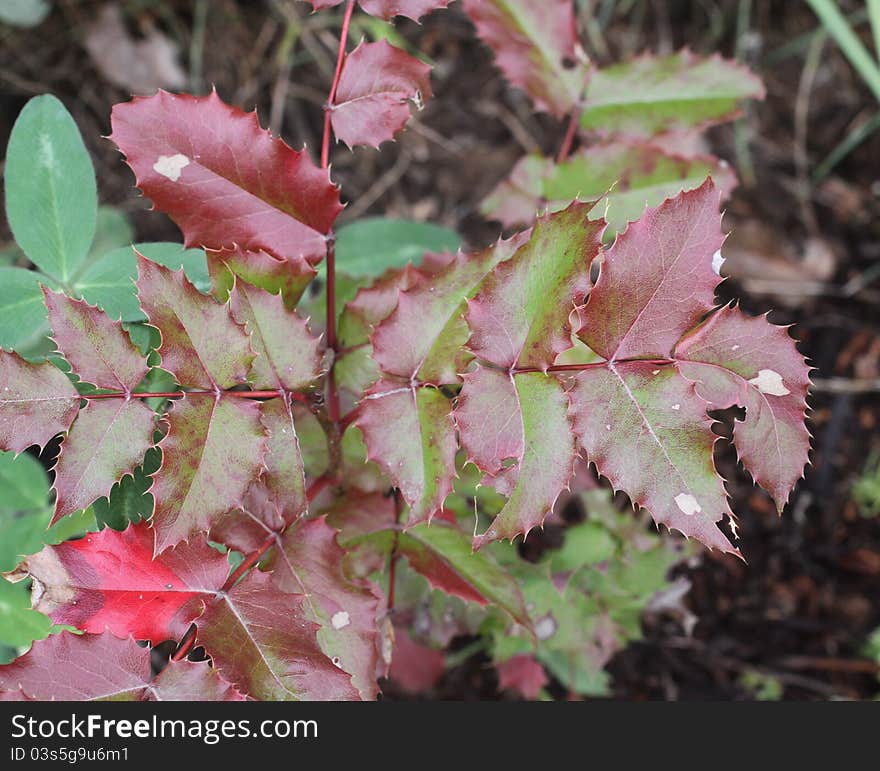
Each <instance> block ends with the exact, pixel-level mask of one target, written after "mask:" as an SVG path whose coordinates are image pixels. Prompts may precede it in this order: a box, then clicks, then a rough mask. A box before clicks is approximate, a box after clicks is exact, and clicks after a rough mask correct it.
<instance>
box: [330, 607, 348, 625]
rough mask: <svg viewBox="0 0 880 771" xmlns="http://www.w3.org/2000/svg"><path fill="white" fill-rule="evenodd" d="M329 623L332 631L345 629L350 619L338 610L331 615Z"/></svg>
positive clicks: (342, 611) (346, 614)
mask: <svg viewBox="0 0 880 771" xmlns="http://www.w3.org/2000/svg"><path fill="white" fill-rule="evenodd" d="M330 623H331V624H333V628H334V629H345V627H347V626H348V625H349V624H350V623H351V618H350V617H349V615H348V613H346V612H345V611H344V610H340V611H338V612H337V613H334V614H333V618H331V619H330Z"/></svg>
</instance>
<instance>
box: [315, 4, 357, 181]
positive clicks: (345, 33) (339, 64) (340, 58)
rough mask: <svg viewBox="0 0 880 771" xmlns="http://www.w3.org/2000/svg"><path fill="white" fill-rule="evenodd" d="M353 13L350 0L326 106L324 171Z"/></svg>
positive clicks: (322, 159)
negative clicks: (332, 111) (331, 115)
mask: <svg viewBox="0 0 880 771" xmlns="http://www.w3.org/2000/svg"><path fill="white" fill-rule="evenodd" d="M352 13H354V0H348V2H347V4H346V6H345V16H343V18H342V31H341V32H340V33H339V53H338V54H337V55H336V72H334V73H333V83H332V84H331V86H330V96H329V97H328V98H327V104H326V105H324V138H323V141H322V142H321V168H322V169H326V168H327V167H328V166H329V165H330V134H331V128H330V111H331V109H332V107H333V102H334V101H336V89H338V88H339V78H340V76H341V75H342V65H343V64H344V63H345V44H346V42H348V27H349V25H350V24H351V15H352Z"/></svg>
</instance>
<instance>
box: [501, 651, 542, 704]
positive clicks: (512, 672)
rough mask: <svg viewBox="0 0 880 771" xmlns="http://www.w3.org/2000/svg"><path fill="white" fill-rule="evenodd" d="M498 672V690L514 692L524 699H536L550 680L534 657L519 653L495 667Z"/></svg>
mask: <svg viewBox="0 0 880 771" xmlns="http://www.w3.org/2000/svg"><path fill="white" fill-rule="evenodd" d="M495 668H496V669H497V670H498V689H499V690H501V691H515V692H516V693H518V694H519V695H520V696H522V697H523V698H526V699H537V698H538V696H539V695H540V693H541V690H542V689H543V688H544V687H545V686H546V685H548V684H549V682H550V678H548V677H547V673H546V672H545V671H544V667H542V666H541V665H540V664H539V663H538V662H537V661H536V660H535V657H534V656H532V655H530V654H527V653H521V654H519V655H517V656H513V657H512V658H509V659H507V661H502V662H500V663H498V664H496V665H495Z"/></svg>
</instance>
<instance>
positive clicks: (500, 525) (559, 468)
mask: <svg viewBox="0 0 880 771" xmlns="http://www.w3.org/2000/svg"><path fill="white" fill-rule="evenodd" d="M567 413H568V399H567V397H566V395H565V393H564V391H563V388H562V386H561V385H560V383H559V382H558V381H557V380H556V379H555V378H551V377H547V376H545V375H543V374H541V373H523V374H519V375H516V376H513V375H511V374H509V373H507V372H502V371H499V370H497V369H489V368H487V367H479V368H478V369H477V370H476V371H475V372H473V373H470V374H468V375H466V376H465V384H464V388H463V389H462V392H461V394H460V395H459V398H458V404H457V405H456V409H455V422H456V425H457V426H458V430H459V436H460V440H461V446H462V447H463V448H464V450H465V451H466V452H467V459H468V460H469V461H471V462H473V463H474V464H476V466H477V467H478V468H479V469H480V470H481V471H484V472H486V473H487V474H489V478H488V479H487V480H486V482H487V483H488V484H491V485H493V486H494V487H495V489H496V490H497V491H498V492H500V493H502V494H504V495H506V496H507V498H508V500H507V503H506V504H505V505H504V508H503V509H502V510H501V511H500V512H499V513H498V515H497V516H496V517H495V520H494V521H493V522H492V524H491V525H490V526H489V529H488V530H487V531H486V532H485V533H484V534H483V535H479V536H475V538H474V547H475V548H479V547H481V546H482V545H484V544H485V543H488V542H490V541H496V540H500V539H502V538H508V539H511V540H512V539H513V538H515V537H516V536H518V535H523V536H527V535H528V533H529V531H530V530H531V529H532V528H533V527H535V526H537V525H540V524H541V523H542V522H543V521H544V518H545V517H546V516H547V515H548V514H550V512H551V511H552V510H553V505H554V504H555V502H556V499H557V498H558V497H559V494H560V493H561V492H562V491H563V490H564V489H566V488H567V487H568V482H569V480H570V479H571V477H572V475H573V473H574V465H575V460H576V457H577V456H576V451H575V446H574V441H573V439H572V436H571V424H570V423H569V419H568V414H567Z"/></svg>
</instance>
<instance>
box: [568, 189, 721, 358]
mask: <svg viewBox="0 0 880 771" xmlns="http://www.w3.org/2000/svg"><path fill="white" fill-rule="evenodd" d="M718 205H719V193H718V190H717V189H716V188H715V186H714V185H713V184H712V181H711V180H706V182H705V183H704V184H703V185H702V186H701V187H699V188H697V189H696V190H692V191H688V192H684V193H681V194H680V195H678V196H676V197H675V198H670V199H669V200H667V201H666V202H665V203H663V204H661V205H660V206H658V207H657V208H655V209H646V210H645V213H644V214H643V215H642V217H641V218H640V219H639V220H638V221H636V222H633V223H631V224H630V225H629V227H628V228H627V229H626V231H625V232H624V233H622V234H621V235H619V236H618V237H617V239H616V241H615V242H614V244H613V246H612V247H611V248H610V249H608V251H606V252H605V253H604V259H603V262H602V266H601V269H600V271H599V278H598V280H597V281H596V286H595V287H594V288H593V291H592V292H591V293H590V298H589V301H588V302H587V306H586V308H585V309H584V314H583V326H582V328H581V331H580V333H579V336H580V338H581V339H582V340H583V341H584V342H585V343H586V344H587V345H588V346H590V348H592V349H593V350H594V351H595V352H596V353H598V354H599V355H600V356H603V357H604V358H606V359H608V360H609V361H613V360H617V359H637V358H641V359H649V358H652V357H656V358H664V357H667V356H669V355H670V354H671V353H672V348H673V346H674V345H675V343H676V342H677V341H678V339H679V338H680V337H681V335H682V332H683V331H684V330H687V329H690V328H691V327H693V326H694V325H695V324H697V322H699V320H700V319H701V318H702V317H703V316H704V315H705V314H706V313H707V312H708V311H709V310H711V309H712V307H713V306H714V305H715V287H716V286H717V285H718V283H719V282H720V281H721V278H720V276H719V275H718V273H716V272H715V271H714V270H713V268H712V264H713V260H712V257H711V255H712V254H713V253H715V252H717V251H718V250H720V249H721V244H722V243H723V241H724V237H723V236H722V234H721V229H720V227H719V224H720V217H719V215H718Z"/></svg>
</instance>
